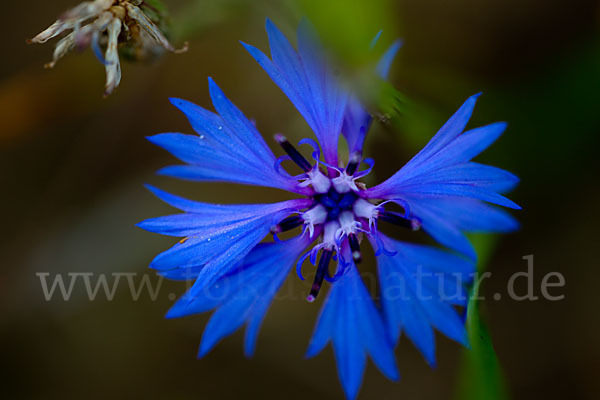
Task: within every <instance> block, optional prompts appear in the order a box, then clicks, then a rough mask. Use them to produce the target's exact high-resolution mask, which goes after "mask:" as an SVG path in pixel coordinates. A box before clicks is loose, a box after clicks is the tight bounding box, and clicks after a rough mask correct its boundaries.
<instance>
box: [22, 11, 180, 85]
mask: <svg viewBox="0 0 600 400" xmlns="http://www.w3.org/2000/svg"><path fill="white" fill-rule="evenodd" d="M69 30H70V31H71V32H69V33H68V34H67V35H65V36H63V37H62V39H60V41H59V42H58V43H57V44H56V47H55V48H54V56H53V58H52V61H51V62H49V63H48V64H46V65H45V67H46V68H53V67H54V66H55V65H56V62H57V61H58V60H60V59H61V58H62V57H64V56H65V55H66V54H67V53H69V52H70V51H71V50H74V49H76V50H83V49H85V48H86V47H87V46H88V45H91V47H92V49H93V51H94V54H95V55H96V57H98V59H99V60H100V61H101V62H102V64H104V66H105V68H106V87H105V91H104V95H105V96H108V95H109V94H111V93H112V92H113V90H114V89H115V88H116V87H117V86H119V83H120V81H121V64H120V61H119V52H120V53H121V55H122V56H124V57H126V58H129V59H132V60H149V59H152V58H155V57H156V56H158V55H160V54H161V53H163V52H164V50H167V51H170V52H172V53H182V52H184V51H186V50H187V43H186V44H184V47H183V48H181V49H176V48H175V47H173V45H172V44H171V43H170V42H169V40H168V39H167V37H166V13H165V9H164V7H163V6H162V4H161V3H160V2H159V1H158V0H94V1H86V2H83V3H81V4H79V5H78V6H76V7H74V8H72V9H70V10H69V11H67V12H65V13H64V14H63V15H62V16H61V17H60V18H59V19H58V20H57V21H56V22H54V23H53V24H52V25H51V26H50V27H49V28H48V29H46V30H45V31H43V32H41V33H40V34H39V35H37V36H36V37H34V38H33V39H31V40H28V41H27V42H28V43H45V42H47V41H48V40H50V39H52V38H54V37H57V36H59V35H61V34H62V33H63V32H67V31H69Z"/></svg>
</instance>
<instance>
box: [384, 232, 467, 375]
mask: <svg viewBox="0 0 600 400" xmlns="http://www.w3.org/2000/svg"><path fill="white" fill-rule="evenodd" d="M379 239H380V240H381V241H382V242H383V244H384V245H385V246H386V247H387V248H389V249H390V250H394V251H395V252H396V254H395V255H393V256H392V255H386V254H381V255H379V256H378V258H377V261H378V270H379V279H380V284H381V299H382V305H383V310H384V313H385V316H386V322H387V324H388V330H389V332H390V334H391V336H392V337H393V338H395V339H396V340H397V339H398V336H399V333H400V330H401V329H402V330H403V331H404V333H406V335H407V336H408V337H409V338H410V340H411V341H412V342H413V343H414V344H415V346H416V347H417V348H418V349H419V351H420V352H421V353H422V354H423V356H424V357H425V359H426V360H427V362H428V363H429V364H431V365H435V338H434V334H433V329H432V327H435V328H436V329H438V330H439V331H440V332H442V333H443V334H445V335H446V336H448V337H449V338H451V339H453V340H456V341H458V342H459V343H461V344H463V345H465V346H467V345H468V342H467V335H466V330H465V327H464V323H463V320H462V319H461V318H460V317H459V315H458V314H457V312H456V310H455V309H454V308H453V304H454V303H453V302H450V301H447V300H446V299H445V298H444V297H443V296H442V293H440V290H442V289H440V287H439V286H438V287H437V288H436V287H432V285H427V281H426V280H424V279H423V276H426V275H427V274H428V273H430V271H432V270H433V271H435V270H438V271H439V273H440V274H443V276H444V277H445V276H446V275H450V276H451V277H452V276H453V274H457V275H462V274H465V273H472V272H474V270H475V266H474V265H473V263H470V262H467V261H466V260H464V259H461V258H459V257H456V256H453V255H450V254H447V253H444V252H442V251H440V250H438V249H434V248H431V247H428V246H423V245H414V244H407V243H403V242H397V241H395V240H392V239H389V238H387V237H385V236H383V235H381V234H379ZM373 240H374V239H373ZM446 262H449V264H445V263H446ZM423 267H427V268H426V269H423ZM459 282H462V283H463V284H466V283H467V282H468V281H467V280H465V281H459ZM465 294H466V292H465ZM463 304H465V303H464V302H463Z"/></svg>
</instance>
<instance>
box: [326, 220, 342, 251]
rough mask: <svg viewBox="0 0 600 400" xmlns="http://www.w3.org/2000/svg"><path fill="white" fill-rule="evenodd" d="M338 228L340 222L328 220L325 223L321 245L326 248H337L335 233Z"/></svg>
mask: <svg viewBox="0 0 600 400" xmlns="http://www.w3.org/2000/svg"><path fill="white" fill-rule="evenodd" d="M338 229H340V223H339V222H337V221H329V222H328V223H326V224H325V229H324V232H323V243H322V247H324V248H325V249H327V250H332V249H337V247H338V245H337V243H338V242H337V240H336V233H337V231H338Z"/></svg>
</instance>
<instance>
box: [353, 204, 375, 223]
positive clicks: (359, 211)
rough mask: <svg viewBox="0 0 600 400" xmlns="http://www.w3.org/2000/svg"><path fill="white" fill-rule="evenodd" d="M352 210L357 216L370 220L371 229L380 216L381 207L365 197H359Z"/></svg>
mask: <svg viewBox="0 0 600 400" xmlns="http://www.w3.org/2000/svg"><path fill="white" fill-rule="evenodd" d="M352 210H353V211H354V215H356V216H357V217H359V218H365V219H367V220H369V229H371V227H372V226H373V225H374V223H375V220H376V219H377V217H379V208H378V207H377V206H376V205H375V204H372V203H369V202H368V201H367V200H365V199H357V200H356V201H355V202H354V205H353V206H352Z"/></svg>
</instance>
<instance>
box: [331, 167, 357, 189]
mask: <svg viewBox="0 0 600 400" xmlns="http://www.w3.org/2000/svg"><path fill="white" fill-rule="evenodd" d="M331 181H332V183H333V187H334V188H335V190H336V191H337V192H338V193H348V192H349V191H350V190H353V191H355V192H358V187H357V186H356V183H355V182H354V177H353V176H352V175H348V174H346V171H342V172H341V173H340V176H338V177H335V178H333V179H332V180H331Z"/></svg>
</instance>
